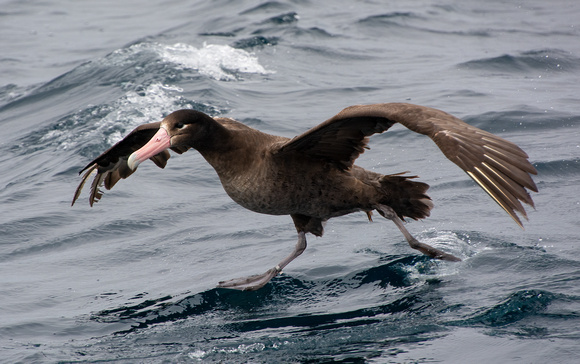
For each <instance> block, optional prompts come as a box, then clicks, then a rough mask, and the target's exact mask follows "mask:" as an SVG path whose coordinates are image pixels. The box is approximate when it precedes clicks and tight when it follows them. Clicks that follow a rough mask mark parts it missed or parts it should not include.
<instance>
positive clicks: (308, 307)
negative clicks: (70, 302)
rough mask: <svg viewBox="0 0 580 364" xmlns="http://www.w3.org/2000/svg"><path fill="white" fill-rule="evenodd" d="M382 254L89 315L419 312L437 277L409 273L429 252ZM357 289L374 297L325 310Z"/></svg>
mask: <svg viewBox="0 0 580 364" xmlns="http://www.w3.org/2000/svg"><path fill="white" fill-rule="evenodd" d="M381 260H382V261H383V262H384V263H382V264H380V265H379V266H375V267H371V268H366V269H363V270H360V271H356V272H351V273H347V274H345V275H344V276H342V277H339V278H333V279H320V280H314V281H308V280H302V279H298V278H295V277H292V276H289V275H281V276H278V277H276V278H274V279H273V280H272V282H270V283H269V284H267V285H266V286H265V287H263V288H262V289H260V290H258V291H255V292H247V291H237V290H230V289H222V288H213V289H209V290H207V291H204V292H200V293H196V294H192V295H188V296H187V297H185V298H182V299H179V300H174V297H172V296H164V297H160V298H157V299H150V300H144V301H142V302H139V303H137V304H134V305H124V306H121V307H118V308H113V309H109V310H103V311H99V312H97V313H94V314H93V315H92V316H91V319H92V320H94V321H96V322H102V323H125V324H130V325H131V327H130V328H129V329H128V330H125V331H121V332H118V333H124V332H133V331H136V330H140V329H144V328H147V327H150V326H152V325H156V324H161V323H166V322H172V321H179V320H183V319H187V318H193V317H199V316H203V315H222V316H224V317H229V319H227V320H226V321H227V323H226V325H227V326H228V327H229V328H230V329H233V330H235V331H238V332H247V331H254V330H260V329H265V328H280V327H290V326H291V327H293V328H296V329H301V330H311V329H324V328H335V327H338V326H358V325H365V324H368V323H372V322H377V321H380V320H382V318H378V316H381V317H382V316H383V315H386V314H396V313H401V312H419V311H421V310H422V309H424V308H425V307H426V306H431V305H432V303H429V304H427V303H426V302H424V298H423V296H424V289H423V288H422V287H425V286H427V287H432V286H437V285H438V284H439V283H440V280H438V279H436V278H429V279H427V280H426V281H425V280H423V281H418V280H417V279H415V278H413V277H412V275H413V274H412V273H411V271H412V270H415V271H416V270H417V269H419V270H421V269H422V270H428V268H425V267H428V266H429V262H430V261H431V260H430V259H429V258H427V257H424V256H390V258H388V259H387V258H382V259H381ZM410 267H413V269H410ZM417 267H419V268H417ZM425 283H426V284H425ZM428 289H430V288H428ZM357 290H360V291H361V294H362V295H364V294H369V292H373V293H372V295H373V296H374V297H375V299H374V300H371V301H369V302H367V304H362V305H361V304H357V305H352V306H350V307H345V309H346V310H341V309H340V307H339V308H338V309H336V307H334V308H333V309H331V310H330V311H331V312H329V311H328V310H327V309H326V308H323V306H324V303H325V302H327V301H336V300H337V299H341V296H342V295H346V296H349V297H350V296H352V295H356V291H357ZM393 293H395V294H393ZM387 295H389V297H387ZM377 297H378V299H377ZM381 298H384V300H382V299H381ZM429 299H432V297H431V298H429ZM317 302H319V303H321V305H317ZM291 307H302V308H304V313H298V314H297V313H290V312H288V311H291V312H295V311H293V310H291V309H289V308H291ZM233 317H235V319H232V318H233Z"/></svg>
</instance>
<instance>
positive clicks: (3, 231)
mask: <svg viewBox="0 0 580 364" xmlns="http://www.w3.org/2000/svg"><path fill="white" fill-rule="evenodd" d="M81 4H82V5H81ZM578 19H580V5H579V4H576V3H575V2H572V1H556V2H545V1H527V2H522V3H513V2H511V1H486V2H480V1H462V2H459V1H457V2H453V1H443V2H437V3H433V2H430V1H415V2H403V3H401V2H382V1H376V2H374V1H365V2H352V1H316V2H306V1H270V2H255V1H245V0H244V1H222V0H219V1H212V2H202V1H198V2H188V1H178V0H173V1H148V2H146V3H142V2H138V3H137V2H107V1H86V2H74V1H54V0H53V1H50V0H49V1H44V2H36V1H29V2H21V1H3V2H2V11H1V12H0V33H1V34H3V37H2V40H0V125H1V128H2V132H1V136H2V139H1V141H0V148H1V153H0V155H1V157H0V170H2V173H1V174H0V210H1V214H0V216H1V218H0V236H1V238H0V239H1V241H0V280H1V284H0V297H1V298H0V350H1V352H2V360H3V361H6V362H26V363H30V362H59V361H61V362H95V361H104V362H109V361H111V362H115V361H118V362H129V363H130V362H135V363H141V362H145V363H147V362H163V361H166V362H252V363H253V362H259V363H261V362H264V363H273V362H304V363H326V362H346V363H362V362H377V363H383V362H413V363H431V362H446V363H452V362H457V363H459V362H471V363H489V362H522V363H544V362H554V363H556V362H557V363H569V362H574V361H575V360H577V358H578V355H580V349H579V346H578V342H579V340H580V331H579V330H578V327H580V317H579V312H580V258H579V253H580V245H579V244H580V242H579V236H580V224H579V223H578V212H579V207H580V197H578V191H579V186H580V183H579V182H578V180H579V178H580V162H579V157H578V155H579V152H580V139H579V135H580V134H579V127H578V122H579V121H580V113H579V112H578V105H579V102H578V101H579V98H578V94H579V92H578V91H579V89H578V81H579V77H580V43H579V42H578V39H580V38H579V35H580V34H579V28H580V22H579V21H578ZM391 101H405V102H412V103H417V104H423V105H428V106H432V107H436V108H439V109H443V110H445V111H448V112H450V113H453V114H454V115H456V116H458V117H461V118H463V119H464V120H466V121H467V122H469V123H471V124H473V125H476V126H478V127H480V128H483V129H485V130H488V131H491V132H493V133H496V134H499V135H501V136H502V137H505V138H507V139H510V140H512V141H514V142H516V143H517V144H519V145H520V146H521V147H522V148H523V149H524V150H526V151H527V152H528V154H529V155H530V160H531V161H532V162H533V163H534V165H535V167H536V168H537V169H538V172H539V174H538V176H537V177H536V178H535V180H536V183H537V185H538V187H539V189H540V193H538V194H534V195H533V198H534V200H535V202H536V208H537V210H535V211H534V210H533V209H530V210H531V211H530V214H529V218H530V221H529V222H527V223H526V224H525V226H526V229H525V230H521V229H519V228H518V227H517V226H516V225H515V224H514V223H513V221H511V219H510V218H509V217H508V216H507V215H505V213H504V212H503V211H502V210H501V209H500V208H499V207H498V206H497V205H496V204H495V203H494V202H493V201H492V200H491V199H489V197H488V196H487V195H486V194H485V193H483V192H482V191H481V190H480V189H479V188H478V187H476V186H475V185H474V183H472V182H471V181H470V180H469V178H468V177H467V176H466V175H465V174H464V173H463V172H462V171H460V170H459V169H457V168H456V167H455V166H454V165H452V164H451V163H448V162H447V161H445V160H444V158H443V156H442V155H441V153H440V152H439V151H438V150H437V148H436V147H435V146H434V145H433V143H432V142H430V141H429V140H428V139H426V138H424V137H423V136H420V135H414V134H412V133H411V132H409V131H407V130H404V129H403V128H393V130H392V131H389V132H388V133H386V134H384V135H380V136H374V137H373V138H372V139H371V144H370V146H371V148H372V149H371V150H370V151H368V152H367V153H365V154H364V155H363V156H361V158H360V159H359V162H358V163H359V164H360V165H362V166H364V167H366V168H371V169H374V170H377V171H380V172H382V173H396V172H401V171H406V170H410V171H411V172H412V173H417V174H419V175H420V176H421V180H423V181H425V182H427V183H429V184H430V185H431V186H432V187H431V189H430V195H431V196H432V198H433V200H434V202H435V205H436V208H435V209H434V211H433V213H432V216H431V217H430V218H429V219H426V220H424V221H419V222H412V223H409V224H408V229H409V230H410V231H411V232H412V233H414V234H416V236H417V237H418V238H420V239H421V240H423V241H425V242H427V243H429V244H432V245H435V246H438V247H440V248H442V249H445V250H447V251H450V252H452V253H453V254H456V255H459V256H460V257H462V258H463V262H460V263H448V262H440V261H433V260H430V259H428V258H425V257H423V256H419V255H418V254H417V253H416V252H414V251H412V250H411V249H409V248H408V246H407V244H406V242H405V241H404V239H403V237H402V236H401V235H400V233H399V232H398V230H397V229H396V228H395V226H394V225H393V224H391V223H390V222H388V221H386V220H385V221H381V219H379V218H375V222H374V223H372V224H371V223H368V222H367V221H366V216H364V214H353V215H350V216H345V217H341V218H337V219H333V220H330V221H329V223H328V224H327V226H326V233H325V236H324V237H323V238H314V237H310V238H309V247H308V249H307V250H306V252H305V253H304V254H303V255H302V256H301V257H300V258H299V259H297V260H296V261H295V262H293V263H292V264H291V265H290V266H288V267H287V269H286V270H285V274H284V275H282V276H280V277H277V278H275V279H274V280H273V282H272V283H271V284H268V285H267V286H266V287H265V288H263V289H262V290H260V291H257V292H236V291H228V290H223V289H216V288H215V285H216V283H217V282H218V281H220V280H224V279H228V278H233V277H238V276H241V275H250V274H255V273H261V272H262V271H264V270H266V269H267V268H269V267H271V266H272V265H273V264H275V263H276V262H277V261H279V260H280V259H281V258H282V257H284V256H285V255H286V254H287V253H288V252H289V251H290V250H291V249H292V247H293V245H294V244H295V239H296V236H295V230H294V227H293V225H292V222H291V219H290V218H289V217H285V216H276V217H274V216H266V215H258V214H255V213H252V212H250V211H246V210H244V209H243V208H241V207H240V206H238V205H236V204H235V203H234V202H232V201H231V200H230V199H229V198H228V197H227V195H226V194H225V193H224V192H223V191H222V189H221V186H220V185H219V182H218V180H217V177H216V175H215V172H213V170H212V169H211V167H209V166H208V165H207V164H206V163H205V161H204V160H203V159H202V158H201V157H200V156H199V155H198V154H197V153H196V152H195V151H190V152H188V153H187V154H185V155H181V156H174V157H173V158H171V160H170V161H169V163H168V166H167V168H166V169H165V170H160V169H158V168H156V167H155V166H154V165H153V164H152V163H145V164H144V165H142V166H141V167H140V168H139V172H138V173H136V174H135V175H134V176H132V177H131V178H130V179H129V180H127V181H122V182H120V183H119V184H118V185H117V186H115V189H114V190H113V191H108V192H107V193H106V194H105V196H104V197H103V199H102V201H101V202H99V203H98V204H97V205H96V206H95V207H93V208H89V206H88V203H87V200H86V197H87V196H86V195H83V197H82V200H81V201H79V202H80V203H77V204H76V205H75V206H74V207H73V208H71V207H70V202H71V198H72V195H73V192H74V189H75V188H76V185H77V184H78V182H79V177H78V175H77V172H78V171H79V170H80V169H81V168H82V167H83V166H84V165H85V164H86V163H88V162H89V161H90V160H91V159H92V158H94V157H95V156H97V155H99V154H100V153H101V152H102V151H103V150H105V149H106V148H108V147H109V146H110V145H111V144H113V143H115V142H116V141H117V140H119V139H120V138H122V136H123V135H125V134H126V133H127V132H129V131H130V130H131V129H133V128H134V127H135V126H137V125H139V124H142V123H146V122H152V121H159V120H160V119H161V118H162V117H163V116H164V115H167V114H168V113H170V112H171V111H173V110H176V109H179V108H194V109H197V110H201V111H204V112H206V113H209V114H211V115H214V116H217V115H224V116H231V117H234V118H237V119H238V120H241V121H243V122H245V123H247V124H248V125H250V126H252V127H255V128H258V129H261V130H264V131H266V132H270V133H275V134H280V135H285V136H288V137H291V136H293V135H296V134H298V133H301V132H303V131H305V130H306V129H308V128H309V127H311V126H314V125H316V124H318V123H319V122H321V121H323V120H325V119H327V118H328V117H330V116H332V115H334V114H335V113H337V112H338V111H340V110H341V109H342V108H344V107H346V106H349V105H353V104H360V103H375V102H391Z"/></svg>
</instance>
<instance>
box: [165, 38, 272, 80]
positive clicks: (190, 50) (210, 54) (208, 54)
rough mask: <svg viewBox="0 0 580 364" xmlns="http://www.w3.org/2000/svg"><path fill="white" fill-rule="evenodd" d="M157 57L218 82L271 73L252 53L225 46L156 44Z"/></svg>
mask: <svg viewBox="0 0 580 364" xmlns="http://www.w3.org/2000/svg"><path fill="white" fill-rule="evenodd" d="M154 49H155V50H156V52H157V53H158V54H159V56H160V57H161V58H162V59H163V60H165V61H167V62H171V63H175V64H176V65H178V66H179V67H182V68H183V69H194V70H197V71H198V72H199V73H201V74H203V75H205V76H208V77H211V78H213V79H215V80H219V81H235V80H238V79H239V78H240V74H244V73H246V74H252V73H253V74H261V75H266V74H270V73H273V72H272V71H268V70H266V69H265V68H264V67H263V66H262V65H261V64H260V63H259V62H258V58H257V57H256V56H255V55H253V54H252V53H249V52H246V51H245V50H243V49H237V48H232V47H230V46H228V45H217V44H205V43H204V45H203V47H202V48H199V49H198V48H196V47H194V46H191V45H189V44H184V43H177V44H174V45H163V44H156V45H154Z"/></svg>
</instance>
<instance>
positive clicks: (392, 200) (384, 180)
mask: <svg viewBox="0 0 580 364" xmlns="http://www.w3.org/2000/svg"><path fill="white" fill-rule="evenodd" d="M405 173H408V172H402V173H397V174H389V175H386V176H382V177H381V178H380V179H379V182H380V185H381V191H383V192H384V198H383V199H382V200H381V203H382V204H384V205H387V206H390V207H391V208H392V209H393V210H395V212H396V213H397V215H398V216H399V217H400V218H401V219H402V220H404V217H410V218H412V219H414V220H417V219H422V218H425V217H427V216H429V214H430V211H431V209H432V208H433V202H432V201H431V198H430V197H429V196H427V195H426V192H427V190H428V189H429V185H428V184H426V183H423V182H415V181H411V179H413V178H417V176H404V175H403V174H405Z"/></svg>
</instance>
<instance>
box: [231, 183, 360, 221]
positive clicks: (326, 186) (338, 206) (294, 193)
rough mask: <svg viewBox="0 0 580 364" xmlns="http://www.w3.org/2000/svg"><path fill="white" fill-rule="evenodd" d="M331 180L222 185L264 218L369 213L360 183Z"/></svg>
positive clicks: (323, 216)
mask: <svg viewBox="0 0 580 364" xmlns="http://www.w3.org/2000/svg"><path fill="white" fill-rule="evenodd" d="M328 177H329V176H321V177H315V178H310V179H302V180H295V179H282V178H281V179H275V180H274V181H272V180H271V179H269V181H268V183H265V182H264V181H260V179H249V180H247V181H245V183H227V184H225V183H223V181H222V184H223V186H224V189H225V191H226V192H227V194H228V195H229V196H230V197H231V198H232V199H233V200H234V201H235V202H236V203H238V204H239V205H241V206H243V207H245V208H247V209H248V210H251V211H255V212H259V213H263V214H269V215H289V214H302V215H306V216H313V217H319V218H323V219H328V218H331V217H335V216H341V215H345V214H348V213H351V212H355V211H361V210H368V209H369V208H368V207H369V206H370V205H369V198H368V196H367V195H368V192H369V191H368V190H365V188H361V186H360V183H359V181H356V180H355V179H352V178H349V179H347V180H338V179H336V180H333V179H330V178H328ZM353 184H354V185H356V186H354V185H353Z"/></svg>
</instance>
